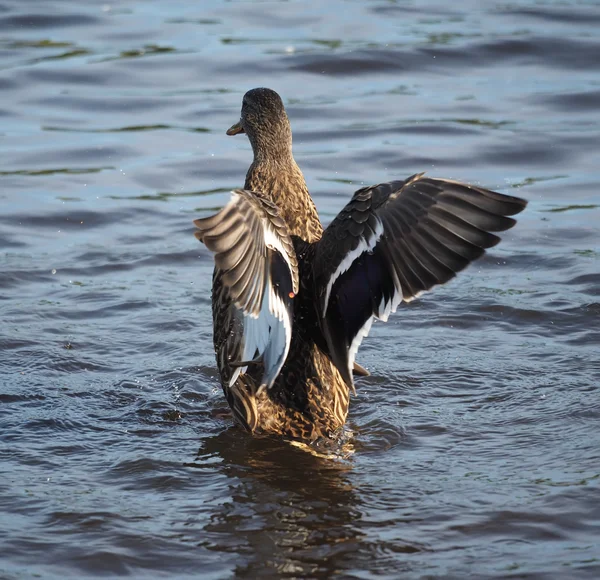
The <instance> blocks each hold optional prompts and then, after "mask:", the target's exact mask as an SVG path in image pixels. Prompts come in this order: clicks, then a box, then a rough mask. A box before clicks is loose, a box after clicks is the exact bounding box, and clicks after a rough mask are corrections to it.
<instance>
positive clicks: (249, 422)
mask: <svg viewBox="0 0 600 580" xmlns="http://www.w3.org/2000/svg"><path fill="white" fill-rule="evenodd" d="M239 133H245V134H246V135H247V136H248V139H249V140H250V144H251V145H252V151H253V153H254V160H253V161H252V164H251V165H250V169H249V170H248V173H247V175H246V182H245V184H244V189H236V190H235V191H233V192H232V194H231V199H230V201H229V202H228V203H227V205H226V206H225V207H224V208H223V209H222V210H221V211H220V212H218V213H217V214H216V215H213V216H211V217H207V218H204V219H197V220H195V221H194V223H195V225H196V227H197V228H198V230H197V231H196V232H195V235H196V237H197V238H198V239H199V240H201V241H202V242H203V243H204V244H205V245H206V247H207V248H208V249H209V250H210V251H212V252H214V255H215V270H214V275H213V293H212V313H213V322H214V347H215V351H216V358H217V365H218V368H219V373H220V378H221V385H222V387H223V391H224V393H225V396H226V398H227V401H228V403H229V405H230V407H231V409H232V411H233V415H234V419H235V421H236V422H237V423H239V424H240V425H241V426H242V427H243V428H244V429H246V430H247V431H248V432H250V433H252V434H277V435H282V436H284V437H287V438H290V439H293V440H298V441H301V442H304V443H309V444H310V443H312V442H315V441H316V440H319V439H321V438H335V437H336V436H337V434H338V433H339V432H340V430H341V428H342V427H343V425H344V423H345V422H346V416H347V414H348V403H349V398H350V393H351V392H353V391H354V377H353V375H354V374H359V375H360V374H365V373H366V371H365V370H364V369H362V367H361V366H360V365H358V364H357V363H356V361H355V357H356V353H357V351H358V348H359V346H360V344H361V342H362V340H363V338H365V337H366V336H367V334H368V333H369V329H370V328H371V324H372V322H373V320H374V319H379V320H383V321H386V320H387V319H388V317H389V315H390V314H391V313H393V312H395V311H396V309H397V308H398V306H399V305H400V304H401V303H402V302H410V301H411V300H414V299H415V298H417V297H418V296H420V295H421V294H422V293H423V292H424V291H426V290H429V289H431V288H432V287H434V286H436V285H438V284H444V283H446V282H448V281H449V280H450V279H451V278H453V277H454V276H455V275H456V273H457V272H460V271H461V270H463V269H464V268H465V267H466V266H467V265H469V264H470V263H471V262H472V261H473V260H476V259H477V258H479V257H480V256H482V255H483V253H484V251H485V250H486V249H487V248H490V247H492V246H494V245H496V244H497V243H498V242H499V241H500V238H498V236H496V235H494V234H493V233H491V232H501V231H505V230H508V229H509V228H511V227H512V226H513V225H514V224H515V220H514V219H512V218H511V217H509V216H512V215H515V214H518V213H519V212H520V211H522V210H523V209H524V208H525V206H526V202H525V201H524V200H522V199H519V198H517V197H512V196H508V195H503V194H500V193H495V192H493V191H489V190H487V189H483V188H481V187H475V186H472V185H465V184H463V183H458V182H456V181H451V180H448V179H436V178H430V177H425V175H424V174H423V173H419V174H415V175H413V176H411V177H409V178H408V179H405V180H398V181H391V182H389V183H380V184H378V185H373V186H371V187H363V188H361V189H359V190H358V191H356V193H354V195H353V197H352V199H351V200H350V201H349V203H348V204H347V205H346V206H345V207H344V208H343V209H342V211H341V212H340V213H339V215H338V216H337V217H336V218H335V219H334V220H333V221H332V222H331V224H329V226H328V227H327V228H326V229H324V228H323V226H322V225H321V221H320V220H319V216H318V214H317V210H316V208H315V204H314V203H313V200H312V198H311V196H310V194H309V192H308V189H307V187H306V182H305V181H304V176H303V175H302V172H301V171H300V168H299V167H298V165H297V163H296V161H295V160H294V157H293V155H292V132H291V129H290V123H289V120H288V117H287V114H286V112H285V109H284V106H283V102H282V100H281V98H280V97H279V95H278V94H277V93H276V92H275V91H272V90H270V89H266V88H258V89H253V90H250V91H248V92H247V93H246V94H245V95H244V98H243V102H242V112H241V118H240V121H239V122H238V123H236V124H235V125H233V126H232V127H231V128H230V129H229V130H227V135H237V134H239ZM367 374H368V373H367Z"/></svg>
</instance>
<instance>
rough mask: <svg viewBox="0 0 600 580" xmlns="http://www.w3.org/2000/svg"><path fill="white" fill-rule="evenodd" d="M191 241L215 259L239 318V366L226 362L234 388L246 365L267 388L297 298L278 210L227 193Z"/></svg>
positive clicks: (282, 355) (242, 193) (251, 195)
mask: <svg viewBox="0 0 600 580" xmlns="http://www.w3.org/2000/svg"><path fill="white" fill-rule="evenodd" d="M194 224H195V225H196V227H197V228H198V231H197V232H195V236H196V237H197V238H198V239H199V240H200V241H202V242H204V244H205V245H206V247H207V248H208V249H209V250H211V251H212V252H214V253H215V264H216V269H217V271H218V275H217V276H215V280H219V283H220V284H222V285H223V286H224V287H225V288H226V291H227V295H228V298H229V300H230V301H231V302H232V303H233V305H234V307H235V308H237V309H238V310H239V312H240V313H241V315H242V316H240V317H238V318H239V320H240V324H239V328H238V333H241V334H242V338H241V340H240V336H237V335H236V336H235V337H232V338H231V340H233V341H234V342H235V343H236V344H235V348H232V349H230V351H232V352H237V353H238V355H239V356H240V359H239V360H231V361H228V364H229V366H230V367H232V368H233V369H234V370H232V372H230V373H228V376H230V379H229V386H230V387H231V386H233V384H234V383H235V381H236V380H237V378H238V376H239V375H240V374H244V373H245V372H246V371H247V368H248V365H249V364H251V363H256V362H259V361H261V362H262V363H263V365H264V374H263V377H262V381H261V386H267V387H271V386H272V385H273V382H274V381H275V379H276V378H277V375H278V374H279V371H280V370H281V367H282V366H283V363H284V362H285V359H286V357H287V354H288V351H289V348H290V341H291V338H292V320H293V315H292V313H293V308H292V300H293V298H294V296H295V295H296V294H297V293H298V288H299V281H298V262H297V259H296V253H295V251H294V246H293V243H292V240H291V239H290V236H289V233H288V231H287V226H286V225H285V222H284V221H283V219H282V218H281V217H280V215H279V212H278V210H277V207H276V206H275V205H274V204H273V203H272V202H271V201H269V200H268V199H266V198H265V197H263V196H262V195H261V194H259V193H256V192H251V191H246V190H243V189H236V190H235V191H233V192H232V196H231V200H230V201H229V203H228V204H227V205H226V206H225V207H224V208H223V209H222V210H221V211H220V212H219V213H217V214H216V215H214V216H211V217H208V218H204V219H197V220H195V221H194Z"/></svg>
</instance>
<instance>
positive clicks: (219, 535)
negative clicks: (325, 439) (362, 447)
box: [190, 428, 364, 578]
mask: <svg viewBox="0 0 600 580" xmlns="http://www.w3.org/2000/svg"><path fill="white" fill-rule="evenodd" d="M244 435H245V434H243V433H241V432H240V431H239V430H237V429H235V428H231V429H228V430H226V431H224V432H222V433H220V434H218V435H216V436H214V437H210V438H208V439H206V440H204V442H203V444H202V447H201V448H200V450H199V451H198V455H197V457H196V460H195V462H194V463H192V464H190V465H191V466H194V467H198V468H204V467H206V463H207V462H208V463H209V464H211V467H212V469H214V468H215V466H214V462H215V459H217V460H220V466H219V471H220V472H221V474H224V475H226V476H227V478H228V486H229V490H230V499H229V500H228V501H225V502H223V503H221V504H219V505H216V506H215V510H214V513H213V514H212V516H211V517H210V523H208V524H207V525H206V526H205V528H204V531H205V532H206V533H207V543H206V546H205V547H207V548H209V549H214V550H218V551H228V552H233V553H236V554H240V555H243V556H244V557H243V560H242V561H241V562H240V563H239V564H238V565H236V567H235V576H236V577H238V578H256V577H258V575H259V574H260V576H261V577H265V575H267V576H270V575H272V576H277V575H280V574H285V575H299V576H302V577H306V576H311V577H328V576H329V575H330V574H332V573H334V572H335V571H339V570H341V569H347V568H348V565H349V558H350V556H351V555H352V554H353V553H356V552H357V551H358V550H359V548H360V543H361V542H362V540H363V538H364V534H363V533H362V532H361V531H360V530H359V528H358V525H357V523H358V522H359V521H360V519H361V515H362V514H361V509H360V506H361V500H360V497H359V495H358V494H357V493H356V491H355V490H354V488H353V485H352V483H351V481H350V478H349V474H350V472H351V470H352V467H353V466H352V463H351V462H350V461H348V460H331V459H324V458H321V457H315V456H313V455H311V454H309V453H307V452H306V451H303V450H301V449H298V448H295V447H293V446H292V445H289V444H288V443H285V442H281V441H277V440H273V439H268V438H266V439H251V438H249V437H246V436H244Z"/></svg>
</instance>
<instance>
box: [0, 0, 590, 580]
mask: <svg viewBox="0 0 600 580" xmlns="http://www.w3.org/2000/svg"><path fill="white" fill-rule="evenodd" d="M482 5H484V6H483V7H482ZM599 31H600V7H599V6H598V4H597V3H596V2H583V1H575V0H573V1H570V2H569V1H565V2H550V1H548V2H525V1H517V2H512V3H506V2H486V3H479V2H475V1H472V2H469V1H465V2H460V3H453V4H450V3H446V2H439V3H436V2H434V1H433V0H430V1H424V2H390V1H383V0H375V1H371V2H366V1H362V2H359V1H343V0H333V1H331V2H327V3H316V2H300V1H290V2H235V1H231V2H225V1H223V2H218V1H214V2H202V3H200V2H188V1H187V0H186V1H183V0H171V1H169V2H164V1H158V0H155V1H149V0H145V1H141V0H122V1H120V2H118V3H116V2H115V3H111V2H110V0H101V1H96V0H82V1H81V2H66V1H59V0H47V1H46V2H43V3H42V2H39V1H31V0H29V1H26V0H19V1H17V0H3V1H2V2H0V90H1V95H2V98H1V100H0V117H1V124H0V149H1V151H0V159H1V166H0V184H1V187H0V208H1V210H0V298H1V300H0V320H1V327H0V369H1V371H0V441H1V446H0V513H1V516H0V518H1V519H0V577H2V578H8V579H15V578H19V579H22V578H34V577H35V578H38V577H41V578H65V577H72V578H91V577H96V576H107V577H117V576H124V575H129V576H131V577H136V578H149V577H166V576H168V577H173V578H185V577H199V578H215V579H221V578H233V577H235V578H257V577H261V578H319V579H322V578H355V579H357V578H360V579H368V578H390V579H391V578H394V579H395V578H398V577H402V578H465V577H468V576H473V577H477V578H567V577H568V578H597V577H598V576H600V542H599V539H600V534H599V531H598V530H599V529H600V527H599V526H600V489H599V481H600V479H599V478H600V436H599V429H598V424H599V419H600V399H599V382H600V348H599V347H600V324H599V321H600V298H599V296H600V269H599V264H600V262H599V255H600V242H599V240H600V236H599V234H600V193H599V188H600V163H599V160H600V157H599V153H598V144H599V143H600V59H599V58H598V55H599V54H600V32H599ZM261 85H262V86H269V87H271V88H274V89H275V90H277V91H279V92H280V93H281V95H282V96H283V98H284V101H285V103H286V105H287V107H288V111H289V115H290V118H291V121H292V127H293V129H294V136H295V140H294V143H295V154H296V158H297V160H298V162H299V164H300V166H301V167H302V169H303V170H304V172H305V175H306V178H307V181H308V185H309V187H310V189H311V191H312V192H313V194H314V197H315V201H316V204H317V206H318V209H319V211H320V214H321V216H322V219H323V220H324V221H325V222H327V221H330V220H331V219H332V218H333V216H334V215H335V214H336V213H337V212H338V211H339V209H340V208H341V207H342V206H343V204H344V203H345V201H346V200H347V199H348V196H350V195H351V193H352V192H353V191H354V190H355V189H357V188H358V187H359V186H361V185H363V184H370V183H376V182H380V181H384V180H391V179H397V178H404V177H406V176H408V175H410V174H412V173H415V172H418V171H427V172H428V174H429V175H431V176H438V177H449V178H455V179H461V180H465V181H470V182H472V183H476V184H481V185H484V186H487V187H491V188H495V189H498V190H500V191H504V192H507V193H509V194H517V195H520V196H523V197H525V198H526V199H528V200H529V201H530V205H529V207H528V209H527V211H526V212H524V213H523V214H522V215H521V216H519V224H518V226H517V227H516V228H515V229H513V230H511V231H510V232H508V233H507V234H506V235H505V236H504V241H503V243H502V244H501V245H500V246H498V247H497V248H495V249H494V250H493V251H492V252H491V253H490V254H489V256H487V257H486V258H485V259H483V260H481V261H480V262H478V263H477V264H476V265H474V266H473V267H471V268H470V269H469V270H468V271H467V272H465V273H463V274H462V275H461V276H459V278H458V279H457V280H455V281H453V282H452V283H451V284H449V285H447V286H445V287H442V288H438V289H436V290H435V291H434V292H433V293H431V294H428V295H426V296H424V297H423V298H422V299H421V300H419V301H417V302H415V303H412V304H410V305H409V306H406V307H404V308H402V309H401V311H400V312H399V313H398V314H397V315H396V316H395V317H394V318H393V320H392V321H390V323H388V324H386V325H383V324H376V325H375V326H374V327H373V330H372V332H371V336H370V337H369V339H367V340H366V341H365V342H364V344H363V347H362V348H361V351H360V352H359V357H358V361H359V362H360V363H361V364H363V365H365V366H367V367H368V368H369V369H370V370H371V372H372V375H371V376H370V377H368V378H366V379H361V380H360V381H359V386H358V395H357V396H356V397H354V399H353V401H352V405H351V413H350V418H349V427H350V428H351V429H352V430H353V431H354V447H355V453H354V454H353V455H352V456H351V457H350V458H348V459H340V460H336V461H331V460H326V459H321V458H318V457H313V456H312V455H309V454H307V453H305V452H303V451H301V450H299V449H296V448H294V447H291V446H290V445H288V444H285V443H282V442H279V441H272V440H251V439H249V438H248V437H247V436H246V435H245V434H243V433H241V432H240V431H239V430H237V429H235V428H233V427H231V420H230V418H229V417H228V415H227V407H226V405H225V403H224V400H223V397H222V394H221V393H220V388H219V387H218V382H217V376H216V370H215V363H214V359H213V353H212V344H211V320H210V308H209V304H210V290H209V289H210V274H211V270H212V262H211V257H210V256H209V255H208V253H207V252H206V251H205V249H204V248H203V247H202V246H201V245H200V244H199V243H198V242H197V241H196V240H195V239H194V237H193V225H192V220H193V219H194V218H195V217H198V216H200V215H205V214H206V213H207V212H208V211H209V210H213V209H215V208H218V207H219V206H221V205H222V204H223V203H224V202H225V200H226V199H227V191H229V190H230V189H231V188H234V187H239V186H240V185H242V183H243V180H244V176H245V172H246V169H247V167H248V164H249V162H250V157H251V154H250V147H249V144H248V142H247V139H246V138H245V137H244V136H238V137H235V138H234V137H226V136H225V130H226V129H227V128H228V127H229V126H230V125H231V124H232V123H234V122H235V121H237V120H238V118H239V108H240V103H241V97H242V95H243V93H244V92H245V91H246V90H247V89H249V88H252V87H255V86H261Z"/></svg>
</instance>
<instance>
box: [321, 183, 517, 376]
mask: <svg viewBox="0 0 600 580" xmlns="http://www.w3.org/2000/svg"><path fill="white" fill-rule="evenodd" d="M525 206H526V202H525V201H524V200H522V199H519V198H517V197H512V196H507V195H503V194H500V193H496V192H493V191H489V190H487V189H483V188H480V187H473V186H469V185H465V184H462V183H459V182H456V181H451V180H444V179H429V178H426V177H424V176H423V174H418V175H413V176H412V177H410V178H408V179H407V180H406V181H392V182H389V183H382V184H379V185H375V186H372V187H365V188H362V189H359V190H358V191H357V192H356V193H355V194H354V196H353V198H352V200H351V201H350V203H348V205H347V206H346V207H345V208H344V209H343V210H342V211H341V212H340V214H339V215H338V216H337V217H336V218H335V219H334V220H333V222H332V223H331V224H330V225H329V227H328V228H327V229H326V230H325V233H324V235H323V237H322V239H321V240H320V241H319V242H318V243H317V247H316V251H315V259H314V264H313V272H314V276H313V280H314V291H315V296H317V297H319V300H320V304H319V311H320V312H321V313H322V320H321V327H322V330H323V335H324V337H325V340H326V343H327V347H328V348H329V351H330V353H331V356H332V360H333V362H334V364H335V365H336V366H337V368H338V370H339V371H340V373H341V374H342V376H343V377H344V379H345V381H346V382H347V383H348V385H350V386H352V368H353V366H354V357H355V355H356V352H357V350H358V348H359V346H360V343H361V341H362V339H363V338H364V337H365V336H366V335H367V334H368V332H369V329H370V327H371V323H372V322H373V320H374V319H375V318H378V319H380V320H387V318H388V316H389V315H390V314H391V313H392V312H395V310H396V308H397V307H398V306H399V304H400V303H401V302H402V301H404V302H409V301H411V300H413V299H414V298H416V297H418V296H420V295H421V294H422V293H423V292H425V291H426V290H429V289H431V288H433V287H434V286H436V285H438V284H444V283H445V282H448V280H450V279H452V278H453V277H454V276H455V275H456V274H457V272H460V271H461V270H463V269H464V268H465V267H466V266H467V265H468V264H470V263H471V262H472V261H473V260H476V259H477V258H479V257H480V256H481V255H482V254H483V253H484V252H485V250H486V249H487V248H491V247H492V246H495V245H496V244H497V243H498V242H499V241H500V238H499V237H498V236H497V235H495V234H494V233H492V232H502V231H505V230H507V229H509V228H511V227H513V226H514V225H515V223H516V222H515V220H514V219H513V218H512V217H510V216H513V215H515V214H517V213H519V212H520V211H522V210H523V209H524V208H525Z"/></svg>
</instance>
